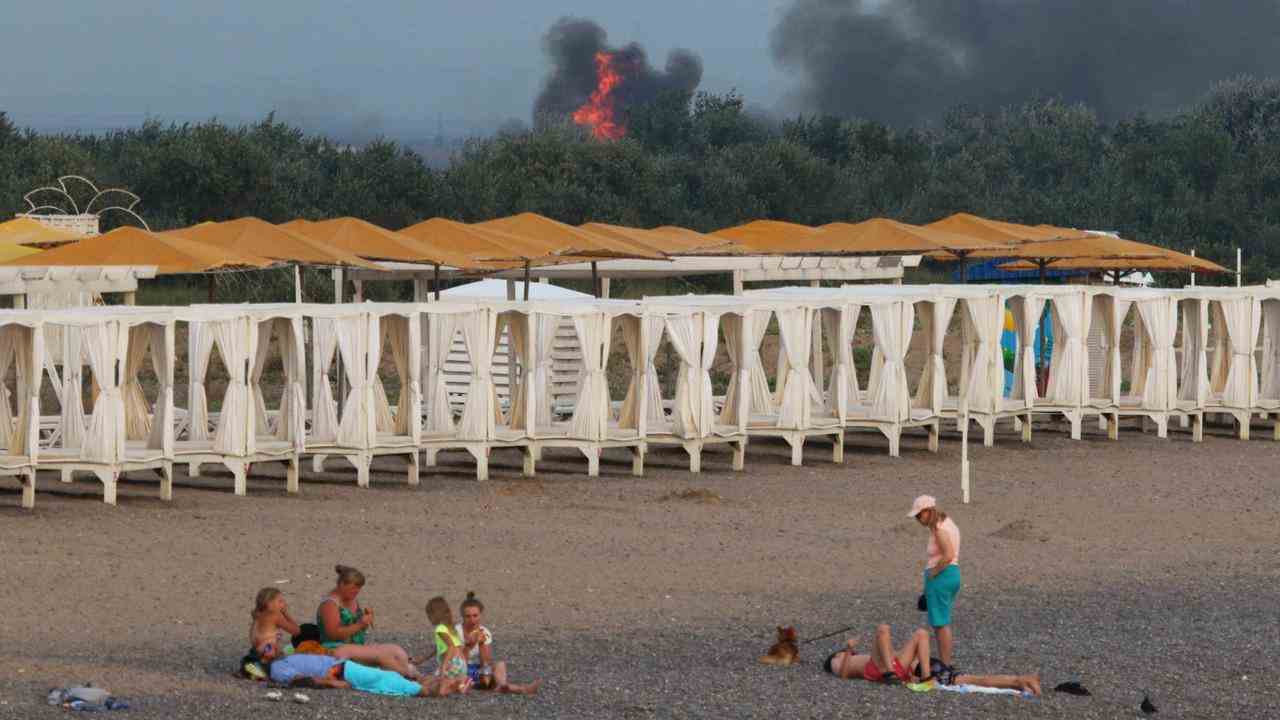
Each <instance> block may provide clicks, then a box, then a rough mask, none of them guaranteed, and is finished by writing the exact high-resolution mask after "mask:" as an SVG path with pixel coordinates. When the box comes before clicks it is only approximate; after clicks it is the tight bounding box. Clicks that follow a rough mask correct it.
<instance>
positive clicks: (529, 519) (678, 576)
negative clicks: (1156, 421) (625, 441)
mask: <svg viewBox="0 0 1280 720" xmlns="http://www.w3.org/2000/svg"><path fill="white" fill-rule="evenodd" d="M1090 425H1091V426H1092V427H1091V434H1090V435H1088V436H1087V437H1086V439H1085V440H1083V441H1080V442H1072V441H1070V440H1068V439H1066V438H1065V436H1064V434H1063V433H1062V432H1061V431H1060V430H1057V429H1054V428H1050V427H1047V426H1045V427H1040V426H1038V427H1037V433H1036V437H1035V439H1034V441H1033V443H1032V444H1030V445H1023V444H1022V443H1020V442H1018V440H1017V439H1016V437H1015V436H1013V435H1012V434H1011V431H1010V430H1009V428H1007V427H1005V428H1003V434H1002V435H1001V436H1000V438H999V439H998V441H997V446H996V447H995V448H993V449H984V448H981V447H974V448H973V449H972V453H971V455H972V460H973V464H974V465H973V467H974V488H975V495H974V501H973V502H972V503H971V504H970V505H967V506H965V505H962V504H961V502H960V496H959V475H958V465H959V452H960V449H959V444H958V443H957V442H956V436H954V435H947V436H944V443H943V448H942V451H941V452H940V453H938V454H937V455H933V454H930V453H928V452H927V451H926V450H925V439H924V437H923V435H911V436H910V437H909V438H908V439H906V440H904V449H903V457H902V458H899V459H893V458H889V457H887V455H886V454H885V452H884V447H885V443H884V440H883V438H882V437H880V436H878V435H872V434H856V435H850V436H849V443H848V448H847V452H846V461H845V463H844V464H843V465H840V466H836V465H832V464H831V462H830V454H829V453H830V448H829V445H823V444H820V443H817V442H813V443H810V445H809V446H808V448H807V452H806V455H805V460H806V464H805V466H804V467H801V468H793V467H791V466H789V465H788V464H787V458H788V456H789V455H788V451H787V448H786V446H785V445H782V444H780V443H775V442H769V441H758V442H753V443H752V445H751V447H750V448H749V450H748V469H747V471H746V472H742V473H735V472H733V471H732V470H731V469H730V458H729V454H728V453H727V452H724V451H723V450H720V451H712V452H711V453H709V454H708V455H707V456H706V457H704V472H703V473H702V474H701V475H698V476H693V475H690V474H689V473H688V472H687V471H686V470H685V467H686V458H685V456H684V455H683V453H680V452H678V451H674V450H670V449H659V450H655V451H653V452H651V454H650V456H649V461H648V473H647V475H646V477H644V478H632V477H630V474H629V470H630V461H629V459H628V458H627V457H626V456H625V455H624V454H623V453H616V454H609V455H607V456H606V459H605V462H604V463H602V477H600V478H598V479H591V478H587V477H586V476H585V473H584V470H585V464H584V463H583V461H582V460H581V457H580V456H577V455H575V454H574V453H570V452H567V451H550V452H548V454H547V456H546V458H545V459H544V462H543V463H542V464H541V465H540V467H539V474H538V477H537V478H536V479H531V480H530V479H523V478H520V477H519V456H518V455H517V454H516V453H515V452H501V451H495V454H494V458H493V461H494V465H493V467H494V479H493V480H491V481H489V482H485V483H478V482H476V481H474V479H472V478H473V475H472V471H471V464H470V462H469V461H468V460H467V458H466V456H464V455H461V454H457V455H454V454H446V455H442V456H441V465H440V466H439V467H437V468H434V469H427V468H424V472H423V483H422V485H421V486H420V487H417V488H410V487H408V486H406V485H405V483H404V479H403V475H402V472H401V466H400V465H399V462H400V461H398V460H395V459H382V460H380V461H379V462H377V463H376V464H375V469H376V470H377V472H376V473H375V475H374V485H373V487H372V488H371V489H368V490H360V489H358V488H356V487H355V483H354V476H353V475H352V474H351V473H349V472H348V471H347V470H346V468H345V466H344V464H343V463H342V462H341V461H336V460H335V461H332V462H331V471H330V472H328V473H326V474H324V475H321V476H304V485H303V490H302V494H301V495H300V496H299V497H289V496H287V495H286V494H285V492H284V484H283V468H282V467H279V466H271V465H264V466H261V467H258V468H255V471H254V475H253V476H252V477H251V478H250V490H249V497H247V498H237V497H234V496H233V495H232V494H231V491H230V476H229V475H225V474H219V473H217V472H216V471H215V470H214V469H213V468H208V469H207V470H206V476H205V477H201V478H194V479H193V478H187V477H186V476H185V475H183V474H181V473H179V476H178V481H177V483H176V488H175V497H174V500H173V502H171V503H164V502H161V501H160V500H159V499H158V498H157V492H156V490H157V487H156V484H155V482H154V480H153V476H152V475H151V474H149V473H138V474H136V475H134V476H132V478H133V479H132V480H130V481H129V482H127V483H126V484H125V485H124V486H123V487H122V489H121V496H120V506H119V507H117V508H111V507H107V506H105V505H103V504H102V502H101V494H100V488H99V487H98V486H97V485H96V484H95V483H92V482H90V481H89V480H87V479H86V480H80V481H77V482H76V483H74V484H71V485H61V484H60V483H58V482H57V480H56V478H55V477H54V476H52V475H47V476H46V475H42V476H41V479H40V485H41V493H40V495H39V501H38V504H37V507H36V509H35V510H34V511H33V512H29V511H23V510H21V509H20V508H19V507H18V500H19V495H18V490H17V484H16V483H15V482H13V481H12V480H11V479H4V480H3V482H0V487H2V488H3V492H0V523H2V525H0V527H2V528H3V529H2V530H0V539H2V545H3V548H4V553H5V565H4V567H5V569H6V571H5V573H4V575H5V577H4V583H3V584H2V585H0V587H2V588H3V589H2V590H0V598H2V599H3V603H4V606H5V608H6V609H7V610H6V611H7V615H8V617H6V619H5V622H4V623H3V625H2V626H0V644H2V646H3V648H4V650H3V655H4V656H5V657H6V658H7V659H8V661H9V662H8V663H6V664H7V666H8V672H6V673H4V674H3V675H2V676H0V717H15V718H18V717H21V718H36V717H54V716H57V715H60V714H62V713H64V712H65V711H63V710H61V709H58V708H50V707H48V706H46V705H45V704H44V696H45V694H46V692H47V691H48V690H49V689H50V688H51V687H55V686H63V685H69V684H76V683H81V682H85V681H92V682H94V683H95V684H97V685H100V686H103V687H107V688H109V689H110V690H112V691H113V692H114V693H115V694H117V695H119V696H121V697H124V698H127V699H128V701H129V702H130V703H131V704H132V706H133V709H132V710H131V711H130V712H128V713H127V715H124V714H122V715H121V716H122V717H134V718H171V717H194V718H206V717H207V718H250V717H255V718H256V717H261V716H263V714H264V713H269V714H270V716H272V717H324V718H357V717H422V716H424V715H426V714H430V715H431V716H433V717H599V718H637V719H638V718H693V717H762V718H763V717H781V716H787V717H851V716H856V717H876V716H883V717H890V716H896V717H907V716H910V717H1062V718H1067V717H1071V718H1082V717H1083V718H1095V717H1096V718H1114V717H1134V716H1137V715H1140V713H1139V711H1138V704H1139V702H1140V701H1141V699H1142V697H1143V694H1144V692H1146V693H1150V695H1151V698H1152V699H1153V701H1154V702H1155V703H1156V704H1157V706H1159V707H1160V712H1161V715H1160V717H1217V718H1225V717H1253V718H1262V717H1266V716H1268V715H1269V714H1270V713H1273V712H1274V709H1275V707H1277V706H1280V689H1278V688H1277V684H1276V682H1275V679H1274V674H1273V673H1271V672H1270V661H1269V660H1268V656H1269V654H1270V653H1271V652H1273V651H1274V648H1275V647H1277V646H1280V623H1277V612H1278V611H1277V608H1280V590H1278V589H1277V587H1276V583H1275V578H1276V577H1277V576H1280V558H1278V557H1277V555H1276V549H1277V546H1278V543H1277V538H1278V537H1280V535H1278V533H1277V531H1276V527H1277V525H1278V523H1280V503H1277V502H1276V497H1277V495H1278V492H1280V473H1277V471H1276V468H1277V467H1278V466H1280V463H1278V461H1280V444H1276V443H1274V442H1272V441H1270V440H1262V439H1255V440H1254V441H1252V442H1240V441H1238V440H1235V439H1233V438H1231V437H1230V436H1229V434H1230V431H1229V430H1227V429H1225V428H1220V429H1213V428H1211V429H1210V434H1209V437H1207V438H1206V440H1205V442H1204V443H1203V444H1202V445H1194V444H1192V443H1191V442H1190V438H1189V435H1186V434H1183V433H1175V434H1174V436H1173V437H1172V438H1171V439H1170V440H1168V441H1162V440H1158V439H1156V438H1155V437H1154V436H1153V435H1144V434H1142V433H1140V432H1138V431H1137V430H1135V429H1132V428H1129V429H1127V430H1126V431H1125V432H1124V433H1123V434H1122V436H1121V440H1120V442H1118V443H1115V442H1109V441H1107V440H1106V439H1105V436H1104V435H1102V434H1100V433H1099V432H1098V431H1097V430H1096V424H1094V423H1091V424H1090ZM1265 436H1266V435H1265V434H1263V433H1259V434H1258V436H1256V437H1265ZM922 492H929V493H932V494H934V495H936V496H938V498H939V502H940V504H941V505H942V506H943V507H944V508H945V509H947V510H948V511H949V512H950V513H951V514H952V516H953V517H954V518H955V519H956V521H957V523H958V524H959V526H960V528H961V531H962V533H963V538H964V540H963V550H962V557H961V564H962V567H963V570H964V589H963V591H962V593H961V595H960V597H959V599H958V601H957V606H956V621H955V632H956V642H957V651H956V664H957V665H958V666H960V667H961V668H963V669H965V670H971V671H974V672H1031V671H1038V672H1040V673H1041V675H1042V678H1043V683H1044V686H1045V689H1046V691H1047V692H1046V695H1045V697H1044V698H1043V699H1040V700H1027V699H1022V698H1015V697H999V696H997V697H978V696H970V695H954V694H948V693H940V692H933V693H928V694H914V693H911V692H908V691H907V690H905V689H902V688H900V687H897V688H894V687H883V686H876V685H871V684H869V683H864V682H855V681H839V680H835V679H833V678H831V677H830V676H826V675H824V674H823V673H822V672H821V661H822V659H823V658H824V657H825V656H826V654H827V653H829V652H831V651H832V650H833V649H834V648H835V647H837V646H838V645H839V644H840V642H841V641H842V636H836V637H833V638H830V639H828V640H821V641H818V642H815V643H812V644H808V645H805V646H803V648H802V660H803V662H802V664H800V665H799V666H796V667H791V668H772V667H765V666H762V665H760V664H758V663H757V662H756V657H757V656H758V655H760V654H761V653H763V652H764V651H765V649H766V648H767V647H768V645H769V644H770V642H772V634H773V628H774V626H775V625H778V624H793V625H796V626H797V628H798V629H799V631H800V635H801V637H812V636H816V635H820V634H823V633H826V632H830V631H832V630H838V629H840V628H842V627H845V626H854V627H855V628H856V629H855V630H853V631H850V633H849V634H850V635H858V636H861V637H863V638H869V636H870V632H871V630H872V629H873V628H874V626H875V624H876V623H878V622H890V623H892V624H893V626H894V629H895V639H896V640H901V639H903V638H905V637H906V635H907V634H908V633H909V632H910V630H911V629H912V628H914V627H916V626H918V625H920V624H922V622H923V616H922V615H921V614H920V613H918V612H917V611H916V610H915V598H916V595H917V593H918V592H919V583H920V572H921V567H922V563H923V556H924V545H925V542H926V536H925V534H924V531H923V530H921V529H920V528H919V527H918V526H916V525H915V524H914V522H912V521H910V520H908V519H907V518H906V517H904V515H905V512H906V510H907V509H908V507H909V506H910V503H911V499H912V498H913V497H914V496H915V495H917V494H919V493H922ZM337 562H342V563H346V564H350V565H354V566H356V567H359V568H360V569H362V570H363V571H364V572H365V574H366V575H367V576H368V577H369V583H368V585H367V586H366V588H365V590H364V592H363V594H362V595H361V600H362V602H363V603H364V604H365V605H366V606H368V607H371V608H374V609H375V610H376V612H377V615H378V623H377V625H376V627H375V628H374V630H373V638H374V639H376V640H378V641H387V642H397V643H401V644H403V645H404V646H406V647H407V648H408V649H409V650H410V652H412V653H422V652H425V651H426V650H427V648H428V647H429V644H428V640H429V637H428V630H429V629H428V626H427V622H426V618H425V615H424V613H423V605H424V604H425V602H426V600H427V599H428V598H429V597H430V596H432V595H436V594H443V595H445V596H447V597H448V598H449V599H450V601H451V603H453V604H454V605H455V606H456V604H457V602H458V601H460V600H461V599H462V597H463V595H464V593H465V592H466V591H467V590H475V591H476V592H477V594H478V595H479V596H480V597H481V598H482V599H483V600H484V601H485V603H486V604H487V605H488V612H487V615H486V622H487V623H488V625H489V626H490V627H491V628H492V629H493V630H494V633H495V636H496V643H497V650H498V653H499V655H500V656H501V657H504V658H506V659H507V660H508V661H509V663H510V665H511V667H512V671H513V674H514V676H515V677H516V678H517V679H525V678H531V677H534V676H538V677H542V678H545V680H546V685H545V687H544V688H543V691H542V693H541V694H540V695H538V696H537V697H534V698H514V697H496V696H492V695H487V694H483V693H481V694H478V695H475V696H472V697H466V698H449V699H444V700H391V699H385V698H377V697H371V696H364V695H357V694H354V693H349V692H339V691H310V693H309V694H310V695H311V700H312V702H311V703H310V704H309V705H307V706H305V707H304V706H296V705H292V704H284V705H280V706H270V705H268V703H267V701H266V700H264V699H263V695H264V693H265V689H266V688H265V687H263V686H262V685H260V684H255V683H252V682H248V681H244V680H240V679H236V678H235V677H233V676H232V671H233V669H234V667H235V665H236V660H237V659H238V658H239V657H240V655H241V654H243V652H244V651H245V649H246V648H245V645H246V634H247V627H248V622H249V611H250V609H251V605H252V601H253V596H254V593H255V592H256V591H257V589H258V588H260V587H263V586H275V587H279V588H280V589H282V590H283V591H284V592H285V593H286V597H287V598H288V600H289V602H290V607H291V608H292V610H293V612H294V615H295V616H297V617H299V618H300V619H301V618H307V619H310V618H311V617H312V616H313V615H314V610H315V606H316V604H317V603H318V601H319V599H320V597H321V596H322V595H323V594H324V593H325V592H326V591H327V590H329V589H330V588H331V587H332V582H333V573H332V568H333V565H334V564H335V563H337ZM1067 680H1078V681H1080V682H1082V683H1083V684H1084V685H1085V686H1086V687H1088V688H1090V690H1092V692H1093V697H1090V698H1077V697H1071V696H1066V695H1061V694H1055V693H1053V692H1051V691H1049V689H1050V688H1052V687H1053V686H1054V685H1056V684H1058V683H1059V682H1063V681H1067Z"/></svg>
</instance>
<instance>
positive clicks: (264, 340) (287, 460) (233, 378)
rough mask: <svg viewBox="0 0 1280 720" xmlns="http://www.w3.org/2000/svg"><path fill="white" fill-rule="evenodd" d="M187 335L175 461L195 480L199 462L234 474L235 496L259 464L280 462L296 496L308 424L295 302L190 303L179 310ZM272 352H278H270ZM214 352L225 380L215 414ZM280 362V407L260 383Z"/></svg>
mask: <svg viewBox="0 0 1280 720" xmlns="http://www.w3.org/2000/svg"><path fill="white" fill-rule="evenodd" d="M176 314H177V318H178V321H179V322H182V323H185V324H186V331H187V362H186V368H187V388H188V390H187V408H186V412H185V417H184V419H183V420H182V421H180V422H178V423H177V427H176V429H175V438H176V439H175V441H174V461H175V462H177V463H186V464H187V465H188V474H189V475H190V476H192V477H198V476H199V475H200V474H201V465H204V464H219V465H222V466H224V467H226V468H227V469H228V470H230V471H231V473H232V476H233V478H234V485H233V486H234V491H235V494H236V495H244V494H245V493H246V491H247V480H248V472H249V468H250V466H251V465H252V464H254V463H262V462H282V463H284V464H285V466H286V488H287V490H288V492H290V493H295V492H297V491H298V462H299V455H300V453H301V452H302V450H303V443H304V439H305V421H306V389H305V388H306V382H307V378H306V354H305V347H304V331H303V315H302V310H301V308H300V306H298V305H296V304H293V305H193V306H190V307H186V308H178V309H177V310H176ZM273 351H274V352H273ZM215 353H216V354H217V356H218V358H219V359H220V360H221V362H222V365H223V367H224V368H225V370H226V374H227V376H228V379H227V386H226V389H225V391H224V394H223V395H222V397H221V398H216V399H217V400H218V411H217V412H213V411H212V409H211V400H212V398H210V397H209V389H208V383H207V378H208V374H209V367H210V363H211V360H212V359H213V357H214V355H215ZM272 357H278V358H279V360H280V364H281V377H280V380H281V387H282V392H281V395H280V400H279V403H278V404H276V403H272V404H273V405H275V407H274V408H271V409H269V408H268V401H267V399H266V395H265V393H264V390H263V385H262V379H263V374H264V372H265V370H266V367H267V363H268V360H269V359H270V358H272Z"/></svg>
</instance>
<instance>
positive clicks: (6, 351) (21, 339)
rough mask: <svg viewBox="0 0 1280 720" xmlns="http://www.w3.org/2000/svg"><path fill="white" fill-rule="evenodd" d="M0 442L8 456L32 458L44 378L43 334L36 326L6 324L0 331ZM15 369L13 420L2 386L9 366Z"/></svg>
mask: <svg viewBox="0 0 1280 720" xmlns="http://www.w3.org/2000/svg"><path fill="white" fill-rule="evenodd" d="M0 344H2V346H0V388H4V391H3V392H0V395H2V396H3V397H2V398H0V399H2V400H3V404H4V408H3V409H0V443H2V444H3V445H2V446H3V447H4V448H5V450H6V451H7V453H8V454H9V455H16V456H21V457H27V458H30V459H32V460H34V459H35V456H36V453H37V452H38V446H39V437H40V384H41V378H42V376H43V375H44V367H45V360H44V333H43V331H42V330H41V329H40V328H38V327H36V328H30V327H25V326H20V325H9V326H7V327H5V328H4V329H3V330H0ZM10 365H14V366H15V373H14V375H15V378H14V379H15V383H14V384H15V388H16V390H17V394H16V397H17V405H18V406H17V417H16V419H15V418H14V416H13V414H12V412H11V408H10V407H9V402H10V395H9V392H8V389H7V387H5V378H6V377H7V376H8V374H9V366H10Z"/></svg>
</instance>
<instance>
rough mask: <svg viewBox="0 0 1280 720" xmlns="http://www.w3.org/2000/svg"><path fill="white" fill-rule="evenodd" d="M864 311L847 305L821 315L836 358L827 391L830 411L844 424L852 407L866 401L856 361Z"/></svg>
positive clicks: (827, 310)
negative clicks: (855, 338) (855, 344)
mask: <svg viewBox="0 0 1280 720" xmlns="http://www.w3.org/2000/svg"><path fill="white" fill-rule="evenodd" d="M861 312H862V306H860V305H845V306H843V307H841V308H839V309H834V310H833V309H824V310H823V311H822V316H821V317H822V323H823V327H824V329H825V330H826V333H827V337H828V338H830V342H831V345H832V353H831V354H832V357H833V358H834V363H833V364H832V367H831V380H830V381H829V383H828V384H829V387H828V389H827V409H828V411H829V412H830V413H831V414H832V415H834V416H835V417H837V418H839V419H840V420H842V421H843V420H844V419H845V418H847V417H848V416H849V408H850V406H851V405H858V404H860V403H861V401H862V398H861V393H860V392H859V390H858V370H857V367H856V366H855V365H854V361H853V335H854V331H855V330H857V327H858V315H859V314H860V313H861Z"/></svg>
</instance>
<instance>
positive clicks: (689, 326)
mask: <svg viewBox="0 0 1280 720" xmlns="http://www.w3.org/2000/svg"><path fill="white" fill-rule="evenodd" d="M642 304H643V307H644V309H645V312H646V317H645V319H644V324H643V326H642V328H641V333H642V338H641V340H640V341H639V342H638V343H637V344H638V345H639V346H641V347H642V348H643V351H642V354H641V355H640V356H639V357H640V360H641V362H640V364H641V365H643V366H645V367H646V369H645V377H644V380H643V388H644V390H643V396H644V397H645V404H644V416H645V439H646V442H647V443H648V444H650V445H676V446H679V447H681V448H683V449H684V450H685V452H686V453H688V455H689V471H690V472H694V473H697V472H701V471H702V451H703V450H704V449H705V448H706V447H707V446H708V445H717V444H727V445H729V446H730V448H731V449H732V450H733V468H734V469H735V470H741V469H743V467H744V465H745V458H746V445H747V422H748V419H749V416H750V413H751V409H752V403H753V402H757V401H756V400H753V399H752V398H753V397H754V393H753V391H754V389H755V388H756V387H757V386H756V383H757V382H759V381H762V380H763V377H764V375H763V373H764V369H763V367H762V366H761V363H760V352H759V347H760V339H762V338H763V332H761V331H758V330H757V329H756V327H757V325H756V323H762V325H761V326H762V327H763V326H767V325H768V322H769V315H768V314H767V313H764V314H762V312H763V311H757V310H756V309H755V308H753V307H752V306H751V305H750V304H748V303H744V302H743V301H742V300H741V299H734V298H726V297H722V296H720V297H717V296H705V295H681V296H670V297H661V296H660V297H649V298H645V299H644V300H643V302H642ZM721 335H723V336H724V343H725V345H724V346H725V351H726V355H727V357H728V358H729V362H730V365H731V371H730V383H729V385H728V388H727V390H728V391H727V392H726V395H725V401H724V403H723V405H722V407H721V409H720V411H719V412H717V411H716V406H715V397H714V394H713V388H712V377H711V371H712V368H713V366H714V364H715V361H716V356H717V348H718V347H719V345H720V337H721ZM664 341H665V342H664ZM664 348H665V349H668V350H669V351H670V352H671V354H672V355H673V356H674V358H675V360H676V363H677V368H676V373H675V383H674V387H673V391H672V393H670V394H667V393H665V392H664V391H663V388H662V386H661V383H660V379H659V377H658V372H657V366H656V358H657V356H658V353H659V352H660V351H662V350H663V349H664ZM753 348H754V349H753ZM635 367H636V366H635V364H633V372H634V371H635ZM764 382H766V385H765V387H766V389H767V381H764ZM745 388H751V390H747V389H745ZM628 394H629V396H630V395H631V393H630V392H629V393H628ZM634 407H635V408H636V409H635V410H634V412H637V413H638V412H639V405H638V403H636V404H634ZM624 414H626V413H624Z"/></svg>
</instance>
